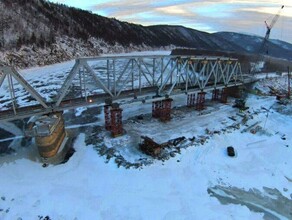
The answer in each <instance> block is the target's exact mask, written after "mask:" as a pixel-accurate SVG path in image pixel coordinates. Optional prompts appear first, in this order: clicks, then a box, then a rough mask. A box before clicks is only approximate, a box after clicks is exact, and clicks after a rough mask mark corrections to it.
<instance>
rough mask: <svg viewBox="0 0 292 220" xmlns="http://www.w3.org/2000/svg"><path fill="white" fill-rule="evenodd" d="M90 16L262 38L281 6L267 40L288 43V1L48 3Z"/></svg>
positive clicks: (291, 15) (291, 32) (291, 29)
mask: <svg viewBox="0 0 292 220" xmlns="http://www.w3.org/2000/svg"><path fill="white" fill-rule="evenodd" d="M51 2H55V3H62V4H66V5H68V6H73V7H76V8H82V9H84V10H88V11H91V12H93V13H96V14H99V15H102V16H106V17H109V18H116V19H118V20H121V21H127V22H131V23H136V24H142V25H157V24H169V25H183V26H185V27H189V28H193V29H197V30H200V31H205V32H209V33H214V32H218V31H232V32H238V33H246V34H252V35H259V36H263V37H264V36H265V32H266V26H265V21H267V23H268V24H269V23H270V22H271V21H272V19H273V17H274V16H275V15H276V14H277V12H278V11H279V9H280V8H281V6H282V5H285V7H284V9H283V10H281V16H280V18H279V20H278V21H277V23H276V24H275V26H274V27H273V29H272V31H271V35H270V38H273V39H279V40H283V41H287V42H290V43H292V1H291V0H280V1H274V0H259V1H251V0H217V1H216V0H207V1H198V0H143V1H140V0H82V1H80V0H51Z"/></svg>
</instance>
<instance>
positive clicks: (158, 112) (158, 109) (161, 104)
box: [152, 98, 173, 122]
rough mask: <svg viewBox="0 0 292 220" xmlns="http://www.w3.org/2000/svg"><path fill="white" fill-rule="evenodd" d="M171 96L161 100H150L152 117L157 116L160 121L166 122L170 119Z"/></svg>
mask: <svg viewBox="0 0 292 220" xmlns="http://www.w3.org/2000/svg"><path fill="white" fill-rule="evenodd" d="M172 101H173V100H172V99H171V98H167V99H164V100H162V101H155V102H152V117H153V118H159V119H160V120H161V121H163V122H166V121H170V119H171V103H172Z"/></svg>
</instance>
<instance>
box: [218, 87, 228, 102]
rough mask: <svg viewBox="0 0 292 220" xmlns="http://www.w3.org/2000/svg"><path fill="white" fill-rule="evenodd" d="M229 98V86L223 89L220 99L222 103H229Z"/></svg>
mask: <svg viewBox="0 0 292 220" xmlns="http://www.w3.org/2000/svg"><path fill="white" fill-rule="evenodd" d="M227 99H228V92H227V88H224V89H222V91H221V99H220V101H221V102H222V103H227Z"/></svg>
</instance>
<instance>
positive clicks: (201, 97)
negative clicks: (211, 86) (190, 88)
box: [196, 92, 206, 111]
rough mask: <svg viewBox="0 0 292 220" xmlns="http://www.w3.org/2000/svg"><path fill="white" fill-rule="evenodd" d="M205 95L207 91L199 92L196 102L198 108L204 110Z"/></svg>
mask: <svg viewBox="0 0 292 220" xmlns="http://www.w3.org/2000/svg"><path fill="white" fill-rule="evenodd" d="M205 95H206V92H199V93H198V96H197V102H196V110H199V111H201V110H203V109H204V108H205V106H204V104H205Z"/></svg>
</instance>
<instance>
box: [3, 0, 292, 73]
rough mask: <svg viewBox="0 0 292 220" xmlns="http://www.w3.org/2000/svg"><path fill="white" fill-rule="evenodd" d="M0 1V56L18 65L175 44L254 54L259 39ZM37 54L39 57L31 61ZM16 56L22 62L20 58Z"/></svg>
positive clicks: (30, 0) (282, 52)
mask: <svg viewBox="0 0 292 220" xmlns="http://www.w3.org/2000/svg"><path fill="white" fill-rule="evenodd" d="M0 6H1V7H0V14H1V15H0V18H1V19H2V20H3V21H6V23H7V24H8V25H6V26H5V25H3V28H2V30H3V32H2V38H1V39H2V40H1V39H0V40H1V42H0V45H1V47H0V50H1V53H0V59H1V60H2V62H3V63H5V64H7V65H16V66H19V67H28V66H35V65H45V64H51V63H54V62H61V61H64V60H68V59H73V58H76V57H79V56H95V55H99V54H101V53H112V52H127V51H132V50H149V49H171V48H175V47H190V48H196V49H198V50H214V51H229V52H241V53H257V49H258V48H259V47H260V44H261V42H262V40H263V38H260V37H255V36H249V35H243V34H239V33H234V32H218V33H213V34H210V33H206V32H203V31H199V30H195V29H191V28H187V27H184V26H181V25H176V26H173V25H150V26H143V25H139V24H132V23H129V22H122V21H119V20H117V19H115V18H106V17H103V16H100V15H97V14H93V13H91V12H89V11H85V10H82V9H77V8H74V7H68V6H66V5H64V4H55V3H51V2H48V1H45V0H15V1H13V2H11V1H10V0H1V2H0ZM4 23H5V22H4ZM239 38H240V40H238V39H239ZM243 41H244V45H245V46H242V45H243ZM72 42H74V43H72ZM239 42H240V43H239ZM269 44H271V46H270V48H271V51H270V53H269V55H270V56H275V57H280V58H283V59H289V60H292V53H291V49H290V48H292V45H291V44H289V43H287V42H281V41H270V42H269ZM26 51H28V52H26ZM39 54H41V57H42V59H41V62H39V61H36V62H33V60H34V59H37V57H39ZM56 54H59V55H58V56H56ZM11 57H13V58H11ZM19 57H22V59H23V60H24V61H19V60H18V58H19ZM27 57H32V58H31V59H30V60H27V59H28V58H27ZM44 57H47V59H48V61H47V62H44V61H43V58H44ZM37 60H38V59H37Z"/></svg>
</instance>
